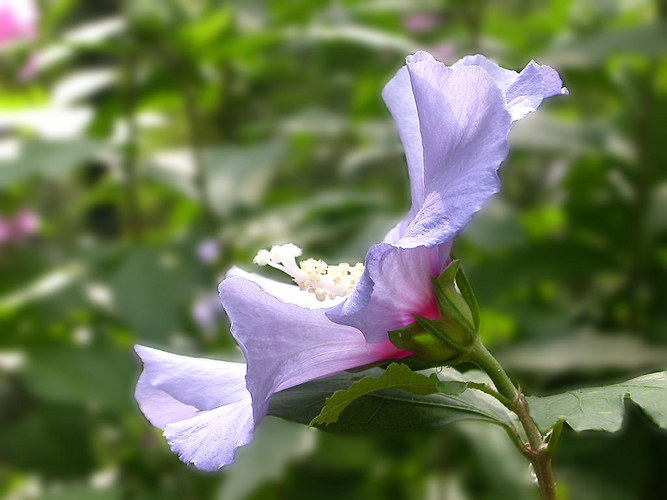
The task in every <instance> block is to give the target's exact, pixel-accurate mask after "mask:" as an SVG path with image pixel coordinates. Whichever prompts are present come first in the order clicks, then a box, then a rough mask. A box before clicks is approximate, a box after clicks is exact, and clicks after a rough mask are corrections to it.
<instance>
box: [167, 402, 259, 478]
mask: <svg viewBox="0 0 667 500" xmlns="http://www.w3.org/2000/svg"><path fill="white" fill-rule="evenodd" d="M262 416H263V415H262ZM255 422H256V420H255V418H253V409H252V403H251V399H250V394H248V393H247V392H246V393H245V396H244V398H243V399H241V400H239V401H236V402H234V403H230V404H227V405H224V406H221V407H220V408H215V409H213V410H209V411H204V412H201V413H199V414H197V415H195V416H193V417H191V418H189V419H187V420H181V421H178V422H174V423H170V424H168V425H167V426H166V427H165V428H164V437H165V438H166V439H167V443H169V446H170V447H171V449H172V451H173V452H174V453H176V454H177V455H178V457H179V458H180V459H181V460H182V461H183V462H185V463H191V464H193V465H194V466H195V467H197V468H198V469H200V470H204V471H216V470H218V469H220V468H221V467H224V466H226V465H229V464H231V463H232V462H234V459H235V455H236V450H237V449H238V448H240V447H241V446H244V445H246V444H248V443H249V442H250V441H252V438H253V432H254V430H255Z"/></svg>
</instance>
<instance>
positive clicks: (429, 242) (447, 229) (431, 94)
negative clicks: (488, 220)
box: [395, 59, 511, 248]
mask: <svg viewBox="0 0 667 500" xmlns="http://www.w3.org/2000/svg"><path fill="white" fill-rule="evenodd" d="M407 68H408V72H409V75H410V81H411V83H412V90H413V94H414V98H415V103H416V106H417V112H418V115H419V127H420V133H421V137H422V144H423V149H424V151H423V154H424V186H425V197H424V200H423V203H422V204H421V207H420V209H419V211H418V212H417V213H416V214H415V215H414V218H413V220H412V221H411V222H410V224H409V225H408V226H407V228H406V229H405V233H404V234H403V235H402V237H401V239H400V240H399V241H398V242H396V243H395V245H396V246H399V247H402V248H411V247H417V246H422V245H423V246H434V245H438V244H441V243H444V242H446V241H448V240H451V239H452V238H454V237H455V236H456V235H457V234H458V233H459V232H460V231H461V230H462V229H463V228H464V227H465V225H466V224H468V222H469V221H470V220H471V219H472V216H473V214H474V213H475V212H477V211H478V210H479V209H480V208H481V207H482V205H483V204H484V202H485V201H486V200H487V199H488V198H489V197H490V196H492V195H493V194H494V193H496V192H497V191H498V189H499V180H498V175H497V170H498V167H499V165H500V163H501V162H502V161H503V160H504V159H505V157H506V155H507V152H508V148H509V146H508V143H507V135H508V133H509V130H510V127H511V119H510V115H509V114H508V112H507V111H506V110H505V105H504V98H503V95H502V92H501V91H500V89H499V88H498V85H496V83H495V82H494V80H493V79H492V78H491V77H490V76H489V75H488V73H487V72H486V71H485V70H484V69H482V68H481V67H479V66H466V67H461V68H459V69H456V70H454V69H451V68H448V67H447V66H445V65H444V64H442V63H439V62H437V61H432V60H427V59H422V60H419V61H417V62H412V63H410V62H409V63H408V65H407Z"/></svg>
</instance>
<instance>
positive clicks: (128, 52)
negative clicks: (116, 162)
mask: <svg viewBox="0 0 667 500" xmlns="http://www.w3.org/2000/svg"><path fill="white" fill-rule="evenodd" d="M121 59H122V61H121V81H122V82H121V85H122V94H123V108H124V109H123V112H124V116H125V122H126V125H127V138H126V140H125V144H124V145H123V171H124V174H125V201H126V207H127V213H126V227H127V228H128V229H129V231H130V234H131V235H132V237H133V238H134V239H135V240H138V239H140V237H141V226H142V224H141V214H140V210H139V193H138V176H137V156H138V144H137V138H138V128H137V121H136V54H135V50H134V38H133V36H132V31H131V29H128V32H127V33H126V35H125V46H124V48H123V52H122V55H121Z"/></svg>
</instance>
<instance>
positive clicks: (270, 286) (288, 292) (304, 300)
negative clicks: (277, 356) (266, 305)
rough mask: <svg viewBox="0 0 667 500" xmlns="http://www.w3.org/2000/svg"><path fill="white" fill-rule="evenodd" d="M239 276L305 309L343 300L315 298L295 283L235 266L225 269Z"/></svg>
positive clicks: (321, 307)
mask: <svg viewBox="0 0 667 500" xmlns="http://www.w3.org/2000/svg"><path fill="white" fill-rule="evenodd" d="M233 276H240V277H242V278H245V279H248V280H250V281H254V282H255V283H257V284H258V285H259V286H260V287H261V288H262V289H263V290H264V291H265V292H266V293H268V294H269V295H273V296H274V297H275V298H277V299H278V300H280V301H281V302H285V303H287V304H295V305H297V306H300V307H305V308H306V309H327V308H330V307H332V306H334V305H336V304H338V303H340V302H342V301H343V298H342V297H336V298H334V299H329V298H326V299H325V300H321V301H320V300H317V297H315V294H312V293H308V292H304V291H303V290H301V289H300V288H299V287H298V286H297V285H290V284H289V283H282V282H280V281H275V280H272V279H269V278H265V277H264V276H260V275H259V274H255V273H249V272H247V271H244V270H243V269H240V268H238V267H236V266H234V267H232V268H231V269H230V270H229V271H227V277H230V278H231V277H233Z"/></svg>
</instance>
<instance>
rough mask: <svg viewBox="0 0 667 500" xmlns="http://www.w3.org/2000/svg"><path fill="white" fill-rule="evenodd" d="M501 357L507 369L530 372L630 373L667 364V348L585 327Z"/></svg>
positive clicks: (637, 338)
mask: <svg viewBox="0 0 667 500" xmlns="http://www.w3.org/2000/svg"><path fill="white" fill-rule="evenodd" d="M498 359H499V361H500V363H501V364H502V365H503V366H504V367H505V368H506V369H509V370H510V371H518V372H521V373H527V374H533V373H535V374H537V373H539V374H542V375H548V376H562V375H564V374H567V373H582V372H593V371H604V370H623V371H625V372H626V373H627V372H632V371H633V370H634V371H639V370H640V369H642V368H643V369H644V370H643V371H648V370H651V369H660V368H662V367H664V364H665V360H666V359H667V348H665V347H661V346H658V345H651V344H649V343H648V342H646V341H644V340H642V339H641V338H639V337H637V336H636V335H630V334H627V333H626V334H619V333H613V334H611V333H610V334H603V333H600V332H595V331H590V330H582V331H581V332H578V333H576V334H574V335H567V336H563V337H560V338H554V339H550V340H548V341H533V342H527V343H523V344H521V345H517V346H514V347H512V348H511V349H506V350H503V351H502V352H501V353H500V355H499V357H498Z"/></svg>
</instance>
